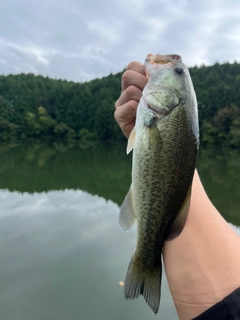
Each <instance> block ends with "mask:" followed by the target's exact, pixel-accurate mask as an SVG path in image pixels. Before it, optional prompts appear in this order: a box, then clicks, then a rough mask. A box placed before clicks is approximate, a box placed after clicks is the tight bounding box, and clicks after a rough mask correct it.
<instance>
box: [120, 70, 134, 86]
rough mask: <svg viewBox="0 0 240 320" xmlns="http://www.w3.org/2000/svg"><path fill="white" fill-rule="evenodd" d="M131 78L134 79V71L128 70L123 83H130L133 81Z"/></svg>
mask: <svg viewBox="0 0 240 320" xmlns="http://www.w3.org/2000/svg"><path fill="white" fill-rule="evenodd" d="M131 77H132V71H131V70H127V71H125V72H124V73H123V75H122V81H123V82H124V83H128V82H129V80H130V79H131Z"/></svg>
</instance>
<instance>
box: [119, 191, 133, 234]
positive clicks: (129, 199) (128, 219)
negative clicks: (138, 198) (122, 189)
mask: <svg viewBox="0 0 240 320" xmlns="http://www.w3.org/2000/svg"><path fill="white" fill-rule="evenodd" d="M135 219H136V216H135V213H134V208H133V192H132V186H131V187H130V189H129V191H128V194H127V195H126V197H125V199H124V201H123V204H122V206H121V208H120V214H119V224H120V226H121V227H122V228H123V230H129V229H130V228H131V227H132V226H133V225H134V222H135Z"/></svg>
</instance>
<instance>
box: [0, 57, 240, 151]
mask: <svg viewBox="0 0 240 320" xmlns="http://www.w3.org/2000/svg"><path fill="white" fill-rule="evenodd" d="M190 73H191V76H192V80H193V84H194V87H195V90H196V94H197V99H198V105H199V120H200V133H201V142H202V144H207V143H214V144H225V145H230V146H233V147H239V146H240V64H239V63H233V64H230V63H224V64H221V65H220V64H218V63H216V64H215V65H213V66H209V67H206V66H201V67H194V68H191V69H190ZM121 76H122V72H121V73H118V74H115V75H112V74H110V75H109V76H107V77H104V78H102V79H95V80H92V81H90V82H86V83H74V82H68V81H64V80H54V79H50V78H48V77H42V76H35V75H33V74H19V75H8V76H0V139H1V140H8V139H11V138H13V137H16V138H22V139H23V138H26V137H38V138H39V137H44V136H45V137H52V138H61V139H80V140H81V141H86V142H87V141H89V140H93V139H97V140H120V139H123V138H124V136H123V134H122V132H121V130H120V129H119V128H118V126H117V124H116V123H115V120H114V118H113V113H114V103H115V101H116V99H117V98H118V97H119V94H120V90H121Z"/></svg>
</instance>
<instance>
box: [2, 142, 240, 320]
mask: <svg viewBox="0 0 240 320" xmlns="http://www.w3.org/2000/svg"><path fill="white" fill-rule="evenodd" d="M125 148H126V144H122V143H118V144H105V145H103V144H95V145H86V144H83V143H74V142H69V143H66V142H65V143H64V142H52V143H40V142H39V141H34V142H28V143H25V144H21V143H19V144H18V143H15V144H14V143H12V144H10V145H7V144H1V145H0V261H1V264H0V288H1V290H0V319H1V320H35V319H36V320H48V319H49V320H54V319H57V320H68V319H69V320H70V319H71V320H77V319H84V320H92V319H94V320H96V319H104V320H108V319H109V320H110V319H111V320H113V319H114V320H124V319H125V320H127V319H145V320H147V319H153V315H152V314H151V312H150V309H149V308H148V306H147V305H146V304H145V302H144V300H143V299H142V297H140V298H139V299H137V300H135V301H126V300H125V299H124V297H123V288H122V287H121V286H120V285H119V282H120V281H124V278H125V274H126V270H127V267H128V263H129V260H130V257H131V255H132V252H133V250H134V246H135V242H136V228H133V229H132V230H130V231H129V232H124V231H123V230H122V229H121V228H120V226H119V225H118V213H119V206H120V205H121V203H122V201H123V199H124V197H125V195H126V193H127V191H128V188H129V185H130V174H131V156H127V155H126V153H125ZM239 159H240V151H239V150H238V151H237V150H218V149H215V150H214V149H211V150H201V153H200V156H199V160H198V171H199V173H200V176H201V178H202V181H203V184H204V186H205V188H206V190H207V192H208V194H209V196H210V199H211V200H212V201H213V203H214V204H215V205H216V207H217V208H218V209H219V211H220V212H221V213H222V214H223V216H224V217H225V219H226V220H227V221H228V222H231V223H232V224H233V225H234V227H235V226H240V214H239V207H240V188H239V186H240V175H239V172H240V161H239ZM235 228H236V230H237V231H238V232H239V229H238V227H235ZM157 317H159V318H161V319H165V320H166V319H171V320H175V319H177V315H176V312H175V309H174V305H173V303H172V300H171V296H170V293H169V289H168V285H167V280H166V277H165V275H164V277H163V283H162V299H161V305H160V310H159V313H158V315H157Z"/></svg>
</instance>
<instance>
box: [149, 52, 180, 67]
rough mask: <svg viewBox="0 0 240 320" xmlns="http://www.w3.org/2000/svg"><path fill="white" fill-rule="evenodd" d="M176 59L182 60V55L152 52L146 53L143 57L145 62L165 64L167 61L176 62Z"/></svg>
mask: <svg viewBox="0 0 240 320" xmlns="http://www.w3.org/2000/svg"><path fill="white" fill-rule="evenodd" d="M176 61H178V62H182V57H181V56H180V55H178V54H164V55H162V54H159V53H157V54H155V55H154V54H152V53H149V54H148V55H147V58H146V59H145V62H147V63H151V64H155V63H157V64H162V65H164V64H167V63H169V62H172V63H176Z"/></svg>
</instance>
